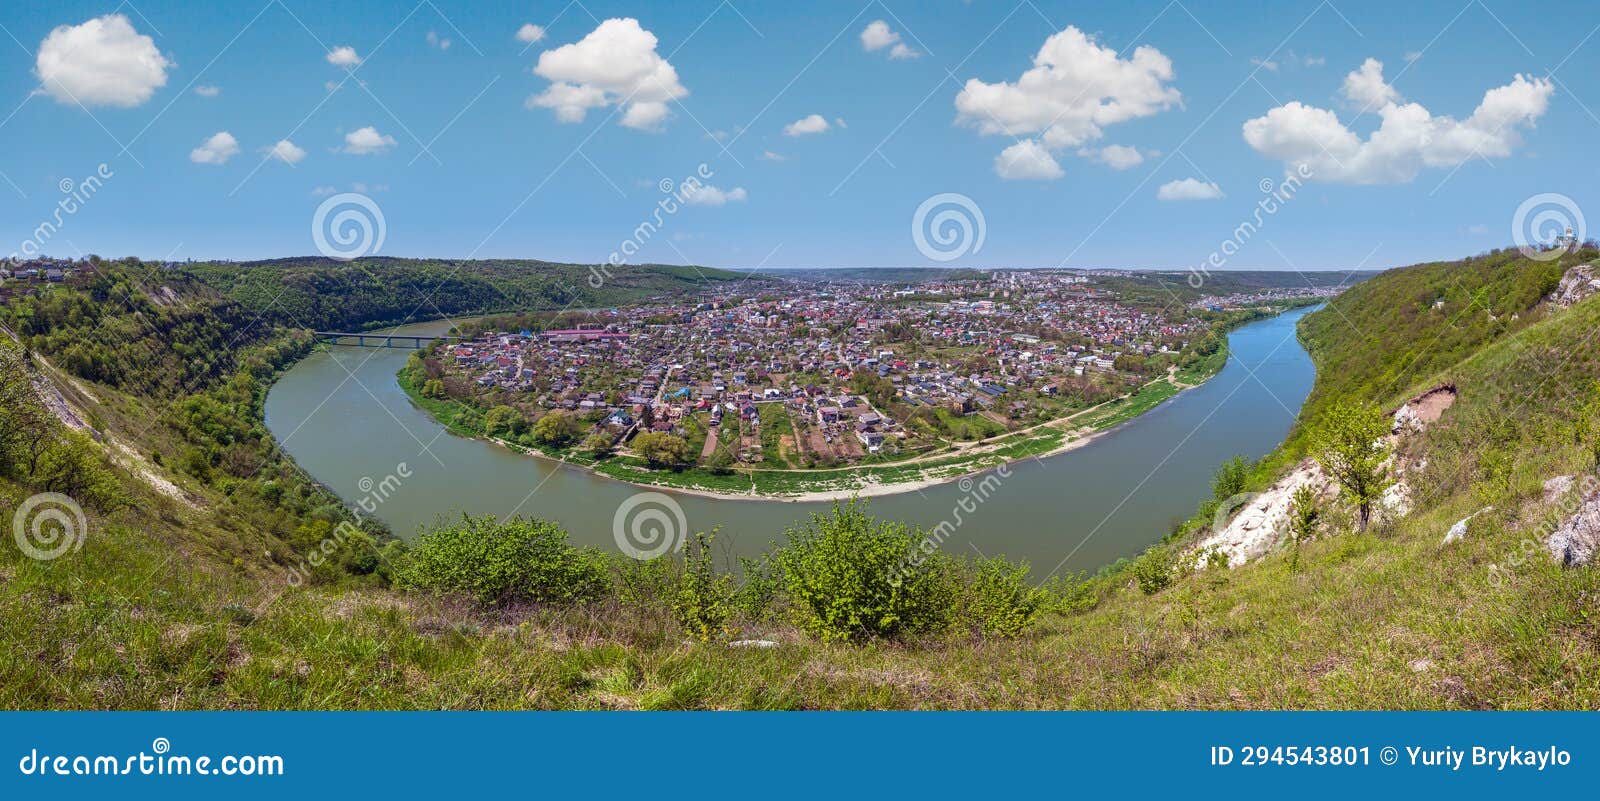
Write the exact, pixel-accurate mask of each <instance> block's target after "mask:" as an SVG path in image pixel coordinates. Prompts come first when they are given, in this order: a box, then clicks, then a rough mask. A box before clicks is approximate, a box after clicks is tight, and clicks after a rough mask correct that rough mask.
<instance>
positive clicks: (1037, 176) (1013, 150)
mask: <svg viewBox="0 0 1600 801" xmlns="http://www.w3.org/2000/svg"><path fill="white" fill-rule="evenodd" d="M994 172H995V174H996V175H998V176H1000V177H1001V178H1005V179H1006V180H1009V181H1054V180H1055V179H1057V178H1060V177H1061V176H1063V175H1065V174H1066V173H1065V172H1063V171H1062V169H1061V165H1060V164H1058V163H1056V160H1055V157H1054V156H1051V155H1050V151H1049V150H1046V149H1045V147H1044V145H1041V144H1039V141H1038V140H1037V139H1024V140H1022V141H1020V142H1018V143H1016V144H1014V145H1012V146H1011V147H1008V148H1006V149H1005V150H1002V151H1000V155H998V156H996V157H995V159H994Z"/></svg>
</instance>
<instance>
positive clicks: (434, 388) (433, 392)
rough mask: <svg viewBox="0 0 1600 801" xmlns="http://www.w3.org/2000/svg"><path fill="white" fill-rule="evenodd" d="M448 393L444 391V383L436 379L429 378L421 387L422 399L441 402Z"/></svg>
mask: <svg viewBox="0 0 1600 801" xmlns="http://www.w3.org/2000/svg"><path fill="white" fill-rule="evenodd" d="M447 394H448V393H446V392H445V390H444V382H443V381H441V380H439V379H437V378H430V379H428V380H427V381H426V382H425V383H423V385H422V397H424V398H430V399H432V400H442V399H443V398H444V397H445V396H446V395H447Z"/></svg>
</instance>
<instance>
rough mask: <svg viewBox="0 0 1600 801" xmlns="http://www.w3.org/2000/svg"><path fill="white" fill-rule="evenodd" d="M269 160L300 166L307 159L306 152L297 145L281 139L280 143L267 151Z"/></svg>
mask: <svg viewBox="0 0 1600 801" xmlns="http://www.w3.org/2000/svg"><path fill="white" fill-rule="evenodd" d="M266 153H267V158H272V159H277V160H278V161H281V162H283V163H284V164H299V163H300V160H301V159H304V158H305V157H306V151H305V150H304V149H302V148H300V147H299V146H298V145H296V144H295V143H293V142H291V141H289V140H287V139H280V140H278V143H277V144H275V145H273V146H272V147H269V148H267V150H266Z"/></svg>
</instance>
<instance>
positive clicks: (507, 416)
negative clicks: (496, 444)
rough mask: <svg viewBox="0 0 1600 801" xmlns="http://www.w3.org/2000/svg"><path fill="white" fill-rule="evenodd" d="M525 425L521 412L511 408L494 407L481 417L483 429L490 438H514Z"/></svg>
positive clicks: (525, 421)
mask: <svg viewBox="0 0 1600 801" xmlns="http://www.w3.org/2000/svg"><path fill="white" fill-rule="evenodd" d="M526 425H527V420H525V419H524V418H523V416H522V412H519V411H517V410H516V408H515V407H512V406H496V407H494V408H493V409H490V410H489V413H488V414H486V415H484V416H483V428H484V430H485V431H487V432H488V433H489V436H491V437H505V436H514V435H516V434H517V433H519V432H520V431H521V430H522V428H523V427H524V426H526Z"/></svg>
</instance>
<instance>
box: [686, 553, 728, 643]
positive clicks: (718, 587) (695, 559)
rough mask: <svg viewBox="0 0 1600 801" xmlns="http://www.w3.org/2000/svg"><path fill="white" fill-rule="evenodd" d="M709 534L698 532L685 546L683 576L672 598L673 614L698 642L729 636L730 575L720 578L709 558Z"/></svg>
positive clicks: (722, 575) (723, 575)
mask: <svg viewBox="0 0 1600 801" xmlns="http://www.w3.org/2000/svg"><path fill="white" fill-rule="evenodd" d="M711 540H712V535H710V534H704V533H698V534H695V535H694V537H693V538H692V539H691V540H690V541H689V542H688V543H686V544H685V547H684V552H683V577H682V579H681V580H680V581H679V582H678V591H677V593H676V594H675V595H674V596H673V599H672V612H673V614H674V615H676V616H677V618H678V625H680V626H682V627H683V630H684V632H685V633H687V634H688V635H689V636H691V637H694V638H695V639H697V640H700V641H701V642H710V641H711V640H713V639H715V638H717V637H721V636H725V635H727V634H729V633H731V630H730V629H729V628H728V618H729V617H731V616H732V614H733V592H734V590H733V576H730V575H728V574H726V573H724V574H721V575H719V574H718V573H717V570H716V566H715V565H714V564H712V558H711Z"/></svg>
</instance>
